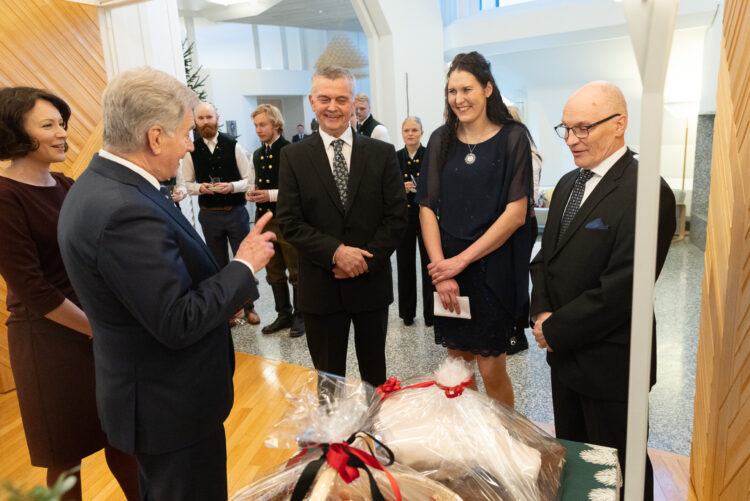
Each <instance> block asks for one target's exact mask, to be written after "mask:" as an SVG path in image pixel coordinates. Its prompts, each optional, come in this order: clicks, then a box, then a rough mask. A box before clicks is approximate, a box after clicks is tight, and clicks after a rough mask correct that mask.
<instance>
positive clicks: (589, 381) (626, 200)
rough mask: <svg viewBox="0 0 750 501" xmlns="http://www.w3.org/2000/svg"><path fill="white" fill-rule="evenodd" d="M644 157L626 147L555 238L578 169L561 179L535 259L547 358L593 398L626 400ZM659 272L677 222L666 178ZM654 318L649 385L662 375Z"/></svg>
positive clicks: (535, 309)
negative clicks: (639, 176) (638, 188)
mask: <svg viewBox="0 0 750 501" xmlns="http://www.w3.org/2000/svg"><path fill="white" fill-rule="evenodd" d="M637 170H638V161H637V160H635V159H634V158H633V155H632V153H631V152H630V151H627V152H626V153H625V155H623V157H622V158H620V160H618V161H617V163H615V165H614V166H612V168H611V169H610V170H609V172H607V174H606V175H605V176H604V177H603V178H602V179H601V180H600V181H599V184H597V186H596V188H594V190H593V191H592V192H591V194H590V195H589V196H588V198H587V199H586V200H585V201H584V203H583V205H581V208H580V210H579V211H578V214H576V217H575V218H574V219H573V221H572V222H571V224H570V226H569V227H568V230H567V231H566V233H565V235H564V236H563V238H562V240H561V241H560V243H559V245H556V241H557V235H558V233H559V229H560V221H561V219H562V214H563V212H564V210H565V205H566V204H567V201H568V198H569V196H570V193H571V191H572V189H573V185H574V183H575V179H576V177H577V175H578V169H576V170H574V171H571V172H569V173H567V174H565V175H564V176H563V177H562V179H560V181H559V182H558V183H557V186H556V187H555V193H554V195H553V197H552V203H551V205H550V209H549V215H548V217H547V226H546V227H545V229H544V235H543V236H542V248H541V250H540V251H539V253H538V254H537V255H536V257H535V258H534V259H533V260H532V263H531V279H532V282H533V289H532V293H531V315H532V316H534V315H536V314H538V313H541V312H545V311H550V312H552V316H551V317H549V319H547V320H546V321H545V322H544V324H543V332H544V337H545V339H546V340H547V344H548V345H549V346H550V347H551V348H552V350H553V351H552V352H548V353H547V362H548V363H549V365H550V367H551V368H552V371H553V372H554V373H555V374H556V376H557V377H559V378H560V379H561V380H562V381H563V382H564V383H565V384H567V385H568V386H569V387H570V388H572V389H574V390H576V391H578V392H579V393H582V394H585V395H588V396H591V397H593V398H599V399H605V400H620V401H623V400H627V387H628V367H629V363H630V315H631V311H632V291H633V244H634V241H635V195H636V177H637ZM658 218H659V232H658V233H659V235H658V249H657V256H656V277H658V275H659V272H660V271H661V268H662V266H663V265H664V260H665V259H666V257H667V251H668V250H669V244H670V242H671V240H672V235H673V234H674V230H675V199H674V195H673V194H672V190H671V189H670V188H669V186H668V185H667V183H666V182H665V181H664V180H663V179H662V180H661V195H660V202H659V214H658ZM655 333H656V323H655V322H654V336H653V345H652V358H651V361H652V364H651V385H653V384H654V383H655V382H656V336H655Z"/></svg>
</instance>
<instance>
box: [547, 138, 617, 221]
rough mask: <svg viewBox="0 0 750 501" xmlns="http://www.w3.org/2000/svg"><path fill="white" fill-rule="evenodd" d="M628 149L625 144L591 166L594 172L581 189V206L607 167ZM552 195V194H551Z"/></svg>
mask: <svg viewBox="0 0 750 501" xmlns="http://www.w3.org/2000/svg"><path fill="white" fill-rule="evenodd" d="M627 150H628V147H627V146H623V147H622V148H620V149H619V150H617V151H615V152H614V153H612V154H611V155H610V156H608V157H607V158H605V159H604V160H602V163H600V164H599V165H597V166H596V167H593V168H591V172H592V173H593V174H594V175H593V176H591V178H590V179H589V180H588V181H586V187H585V188H584V189H583V198H582V199H581V206H583V203H584V202H585V201H586V199H587V198H588V197H589V195H591V192H592V191H594V188H596V185H597V184H599V181H601V180H602V178H603V177H604V175H605V174H606V173H607V172H609V169H611V168H612V166H613V165H615V164H616V163H617V161H618V160H619V159H620V158H622V156H623V155H624V154H625V152H626V151H627ZM570 194H571V195H572V194H573V192H572V191H571V192H570ZM553 196H554V195H553ZM568 201H570V197H568ZM567 206H568V204H567V203H566V204H565V207H567Z"/></svg>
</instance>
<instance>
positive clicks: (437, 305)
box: [432, 292, 471, 320]
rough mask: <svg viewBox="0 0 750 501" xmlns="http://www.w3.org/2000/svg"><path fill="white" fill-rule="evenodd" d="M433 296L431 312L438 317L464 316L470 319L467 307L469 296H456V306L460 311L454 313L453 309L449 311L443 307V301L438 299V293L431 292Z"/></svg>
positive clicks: (469, 311)
mask: <svg viewBox="0 0 750 501" xmlns="http://www.w3.org/2000/svg"><path fill="white" fill-rule="evenodd" d="M432 297H433V303H434V307H433V312H434V314H435V316H438V317H452V318H465V319H467V320H469V319H471V310H470V309H469V296H458V298H457V299H458V306H459V307H460V308H461V313H460V314H459V313H456V311H455V310H453V311H450V310H446V309H445V308H443V303H442V302H441V301H440V295H438V293H437V292H433V293H432Z"/></svg>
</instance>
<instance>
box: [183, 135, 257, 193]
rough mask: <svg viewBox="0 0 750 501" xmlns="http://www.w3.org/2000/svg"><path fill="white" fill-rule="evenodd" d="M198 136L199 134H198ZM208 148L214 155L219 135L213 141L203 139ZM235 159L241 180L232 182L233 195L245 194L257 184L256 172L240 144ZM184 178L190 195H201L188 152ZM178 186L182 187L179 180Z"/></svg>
mask: <svg viewBox="0 0 750 501" xmlns="http://www.w3.org/2000/svg"><path fill="white" fill-rule="evenodd" d="M196 134H197V132H196ZM202 139H203V141H204V142H205V143H206V146H208V149H209V151H210V152H211V154H213V152H214V150H215V149H216V144H217V143H218V142H219V134H218V133H217V134H216V135H215V136H214V137H213V138H212V139H206V138H202ZM234 159H235V160H236V161H237V170H239V171H240V179H239V180H237V181H231V183H232V186H233V187H234V189H233V191H232V193H240V192H245V191H247V190H248V189H251V188H252V187H253V184H254V183H255V172H254V171H253V170H252V169H251V166H250V162H248V161H247V153H245V150H244V149H243V148H242V146H240V143H237V144H235V146H234ZM182 177H183V182H184V184H185V187H186V188H187V192H188V194H189V195H200V194H201V192H200V187H201V183H196V182H195V166H194V165H193V157H192V156H191V155H190V152H188V153H187V154H186V155H185V158H183V159H182ZM176 186H181V184H180V181H179V180H178V181H177V183H176Z"/></svg>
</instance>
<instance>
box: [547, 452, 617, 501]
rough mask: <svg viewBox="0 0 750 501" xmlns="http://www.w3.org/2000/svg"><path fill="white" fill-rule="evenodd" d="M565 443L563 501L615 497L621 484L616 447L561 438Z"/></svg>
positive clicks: (602, 500)
mask: <svg viewBox="0 0 750 501" xmlns="http://www.w3.org/2000/svg"><path fill="white" fill-rule="evenodd" d="M558 442H560V444H561V445H562V446H563V447H565V467H564V468H563V472H562V478H561V487H560V491H559V493H558V499H559V500H560V501H586V500H590V501H605V500H611V501H616V500H618V499H619V496H620V490H619V486H620V485H622V475H621V474H620V464H619V461H618V460H617V451H616V450H615V449H611V448H609V447H601V446H599V445H590V444H584V443H581V442H570V441H568V440H562V439H558Z"/></svg>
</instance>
